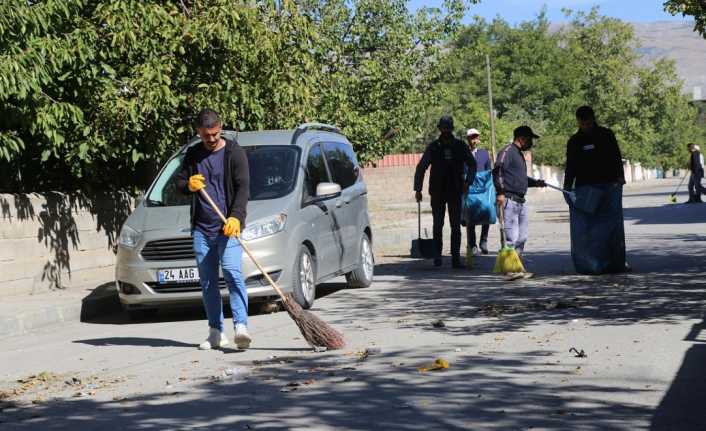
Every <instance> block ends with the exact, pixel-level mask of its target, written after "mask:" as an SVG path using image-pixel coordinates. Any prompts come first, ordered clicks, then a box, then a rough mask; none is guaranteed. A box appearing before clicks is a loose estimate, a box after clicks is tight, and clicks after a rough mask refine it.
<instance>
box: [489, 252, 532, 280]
mask: <svg viewBox="0 0 706 431" xmlns="http://www.w3.org/2000/svg"><path fill="white" fill-rule="evenodd" d="M493 272H495V273H503V274H506V273H508V272H526V271H525V266H524V265H522V260H521V259H520V256H519V255H518V254H517V251H515V249H514V248H510V247H503V249H502V250H500V252H499V253H498V257H497V258H496V259H495V267H494V268H493Z"/></svg>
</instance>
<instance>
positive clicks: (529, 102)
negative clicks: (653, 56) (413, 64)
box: [424, 8, 700, 168]
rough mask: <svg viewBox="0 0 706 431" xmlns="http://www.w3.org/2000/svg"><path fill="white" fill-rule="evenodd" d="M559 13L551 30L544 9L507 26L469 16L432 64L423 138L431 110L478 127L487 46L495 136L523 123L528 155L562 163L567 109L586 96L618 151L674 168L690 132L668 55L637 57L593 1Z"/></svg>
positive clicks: (626, 31) (620, 26) (568, 130)
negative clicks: (433, 79)
mask: <svg viewBox="0 0 706 431" xmlns="http://www.w3.org/2000/svg"><path fill="white" fill-rule="evenodd" d="M566 13H567V17H569V18H570V22H569V24H566V25H562V26H560V27H557V26H554V27H553V28H552V26H550V25H549V23H548V22H547V20H546V17H545V15H544V13H540V14H539V15H538V16H537V17H536V18H535V19H534V20H531V21H527V22H523V23H521V24H520V25H518V26H517V27H511V26H510V25H509V24H507V23H506V22H505V21H503V20H501V19H495V20H493V21H492V22H486V21H484V20H482V19H476V20H475V21H474V22H473V23H471V24H469V25H468V26H465V27H464V28H463V29H462V30H461V31H460V32H459V35H458V37H457V38H456V39H455V40H454V42H453V43H452V44H451V48H450V52H449V55H448V56H447V57H446V58H445V60H444V62H443V64H442V68H441V70H442V73H441V74H440V76H441V77H440V79H439V81H438V84H439V85H438V87H439V93H440V97H439V99H440V103H439V109H438V111H437V112H435V113H434V115H432V116H430V117H429V118H428V120H427V125H428V126H427V127H428V128H427V130H428V135H427V136H426V137H425V139H424V140H425V141H428V139H430V138H431V135H433V134H434V121H435V117H436V115H437V114H438V113H439V112H448V113H452V114H453V115H454V117H455V118H458V119H459V120H460V121H458V123H459V130H458V132H462V131H463V130H462V129H463V127H477V128H479V129H481V131H483V130H485V131H486V132H485V134H486V136H487V135H488V124H487V118H488V114H487V107H486V106H487V105H486V100H487V99H486V98H487V90H486V84H485V81H486V76H485V67H484V66H485V62H484V56H485V54H486V53H487V54H488V55H490V58H491V61H492V63H493V73H492V78H493V83H494V89H493V93H494V96H495V108H496V109H497V113H498V122H497V124H498V138H499V139H498V141H499V142H500V143H504V142H507V140H508V139H509V138H510V132H511V131H512V129H513V128H514V127H516V126H518V125H520V124H527V125H530V126H531V127H532V128H533V129H534V130H536V131H537V132H538V134H539V135H541V136H542V139H540V140H539V141H538V143H537V145H536V146H535V149H534V150H533V153H534V160H535V161H536V162H538V163H544V164H550V165H562V164H563V163H564V157H565V148H566V141H567V138H568V137H569V136H570V135H571V134H572V133H574V132H575V131H576V124H575V118H574V112H575V110H576V108H577V107H578V106H580V105H584V104H588V105H591V106H593V107H594V109H595V111H596V113H597V116H598V120H599V122H600V124H602V125H604V126H607V127H610V128H611V129H613V130H614V131H615V133H616V135H617V137H618V141H619V143H620V146H621V149H622V152H623V156H624V157H625V158H627V159H630V160H632V161H640V162H643V163H644V164H646V165H649V166H663V167H665V168H667V167H673V166H677V165H678V164H679V158H680V157H681V155H682V154H683V144H684V142H685V140H687V141H688V140H690V139H695V138H696V137H697V136H700V132H699V130H698V129H697V128H696V127H695V125H694V121H693V120H694V117H695V113H694V110H693V109H692V108H691V107H690V106H689V104H688V101H687V99H686V98H685V97H684V96H683V95H682V94H681V87H682V82H681V81H680V80H679V79H678V78H677V75H676V72H675V70H674V65H673V63H671V62H668V61H659V62H657V63H656V64H654V65H647V66H641V65H639V62H638V57H637V54H636V48H637V41H636V39H635V36H634V32H633V29H632V27H631V26H630V24H628V23H624V22H621V21H619V20H616V19H613V18H608V17H605V16H602V15H600V14H599V12H598V9H596V8H594V9H593V10H591V11H590V12H588V13H583V12H578V13H573V12H571V11H566ZM485 140H486V142H488V141H489V139H487V138H486V139H485Z"/></svg>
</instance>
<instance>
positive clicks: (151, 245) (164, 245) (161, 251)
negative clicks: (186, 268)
mask: <svg viewBox="0 0 706 431" xmlns="http://www.w3.org/2000/svg"><path fill="white" fill-rule="evenodd" d="M193 242H194V241H193V239H192V238H191V237H186V238H172V239H160V240H157V241H150V242H148V243H147V244H146V245H145V247H144V248H143V249H142V251H141V252H140V254H141V255H142V258H143V259H144V260H193V259H196V256H195V255H194V246H193Z"/></svg>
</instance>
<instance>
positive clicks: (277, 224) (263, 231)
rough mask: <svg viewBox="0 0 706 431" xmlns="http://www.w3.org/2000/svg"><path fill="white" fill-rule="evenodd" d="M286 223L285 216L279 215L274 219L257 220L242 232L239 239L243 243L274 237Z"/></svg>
mask: <svg viewBox="0 0 706 431" xmlns="http://www.w3.org/2000/svg"><path fill="white" fill-rule="evenodd" d="M286 222H287V214H279V215H276V216H274V217H270V218H266V219H262V220H259V221H257V222H255V223H253V224H251V225H249V226H248V227H246V228H245V230H243V232H242V233H241V234H240V237H241V238H242V239H243V240H245V241H252V240H254V239H258V238H262V237H266V236H269V235H274V234H276V233H277V232H280V231H282V230H283V229H284V225H285V223H286Z"/></svg>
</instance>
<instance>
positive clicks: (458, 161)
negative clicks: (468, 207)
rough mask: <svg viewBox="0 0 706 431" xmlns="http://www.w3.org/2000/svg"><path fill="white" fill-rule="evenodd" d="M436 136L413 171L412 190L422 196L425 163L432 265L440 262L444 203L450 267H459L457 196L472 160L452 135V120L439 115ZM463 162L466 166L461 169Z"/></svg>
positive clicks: (472, 166) (473, 168) (470, 174)
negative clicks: (433, 247)
mask: <svg viewBox="0 0 706 431" xmlns="http://www.w3.org/2000/svg"><path fill="white" fill-rule="evenodd" d="M437 127H438V129H439V133H440V135H439V138H438V139H436V140H435V141H433V142H432V143H431V144H429V145H428V146H427V148H426V150H425V151H424V155H423V156H422V159H421V160H420V161H419V164H417V170H416V172H415V174H414V191H415V199H416V200H417V202H420V201H421V200H422V185H423V183H424V174H425V172H426V170H427V168H428V167H429V166H431V173H430V174H429V195H430V197H431V209H432V214H433V216H434V242H435V243H436V247H437V256H436V258H434V266H441V252H442V249H443V247H442V245H443V241H442V232H443V228H444V217H445V213H446V207H448V209H449V224H450V225H451V257H452V266H453V267H454V268H463V263H462V262H461V197H462V195H463V194H464V193H465V191H466V189H468V185H469V183H471V182H472V181H473V178H475V176H476V160H475V159H474V158H473V154H471V151H470V150H469V149H468V146H467V145H466V144H465V143H464V142H463V141H461V140H460V139H457V138H456V137H454V135H453V130H454V122H453V118H451V117H450V116H446V115H445V116H443V117H441V119H439V123H438V124H437ZM464 165H465V167H466V169H464Z"/></svg>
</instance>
